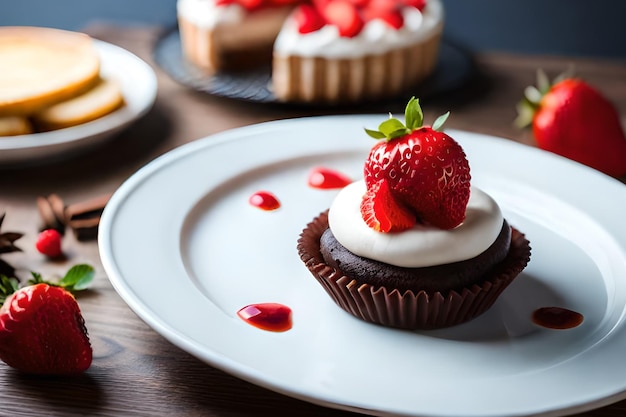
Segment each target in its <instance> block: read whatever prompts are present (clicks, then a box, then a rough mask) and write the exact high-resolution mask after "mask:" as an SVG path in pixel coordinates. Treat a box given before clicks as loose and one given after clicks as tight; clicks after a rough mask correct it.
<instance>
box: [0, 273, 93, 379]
mask: <svg viewBox="0 0 626 417" xmlns="http://www.w3.org/2000/svg"><path fill="white" fill-rule="evenodd" d="M33 276H34V280H32V281H30V285H28V286H26V287H23V288H20V289H18V288H17V281H16V280H14V279H9V278H6V277H2V278H1V280H0V290H1V291H0V294H2V295H1V296H0V301H4V304H2V307H0V359H1V360H2V361H3V362H5V363H6V364H7V365H9V366H11V367H13V368H15V369H18V370H20V371H23V372H27V373H34V374H41V375H70V374H76V373H80V372H83V371H85V370H86V369H87V368H89V366H90V365H91V361H92V348H91V344H90V342H89V337H88V336H87V330H86V328H85V322H84V320H83V317H82V315H81V312H80V308H79V307H78V303H77V302H76V299H75V298H74V296H73V295H72V294H71V293H70V292H69V291H68V290H66V289H65V288H63V287H61V286H57V285H51V284H50V283H47V282H44V281H42V280H41V277H40V276H39V275H37V274H33ZM92 277H93V268H91V267H90V266H88V265H77V266H75V267H73V268H72V269H70V271H68V273H67V275H66V276H65V277H64V278H63V281H62V285H65V286H66V287H67V288H68V289H72V290H74V289H75V290H78V289H81V288H84V286H85V285H87V284H88V283H89V282H90V281H91V278H92ZM70 281H71V282H72V283H70ZM12 291H15V292H12ZM11 292H12V293H11ZM8 293H10V294H9V295H8V296H6V294H8Z"/></svg>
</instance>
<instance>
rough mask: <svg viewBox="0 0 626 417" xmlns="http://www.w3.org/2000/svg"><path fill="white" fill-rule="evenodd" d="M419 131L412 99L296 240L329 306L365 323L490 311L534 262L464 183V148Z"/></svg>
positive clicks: (484, 199) (430, 321)
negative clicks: (358, 173) (354, 176)
mask: <svg viewBox="0 0 626 417" xmlns="http://www.w3.org/2000/svg"><path fill="white" fill-rule="evenodd" d="M446 117H447V115H444V116H443V117H441V118H439V119H437V121H435V123H434V124H433V126H432V127H431V126H423V125H422V122H423V120H422V119H423V116H422V111H421V109H420V106H419V103H418V102H417V100H415V99H412V100H411V101H410V102H409V104H408V105H407V108H406V125H405V124H403V123H402V122H400V121H399V120H397V119H394V118H390V119H389V120H386V121H385V122H383V123H381V125H380V126H379V130H377V131H374V130H367V133H368V134H370V136H373V137H375V138H377V139H381V142H378V143H377V144H376V145H374V147H373V148H372V149H371V151H370V153H369V156H368V158H367V160H366V162H365V167H364V179H363V180H362V181H357V182H355V183H353V184H350V185H348V186H347V187H345V188H344V189H342V190H341V191H340V192H339V194H338V195H337V197H336V198H335V200H334V201H333V203H332V205H331V207H330V209H329V210H328V211H326V212H324V213H322V214H321V215H319V216H318V217H316V218H315V219H314V220H313V221H312V222H311V223H309V224H308V225H307V226H306V228H305V229H304V230H303V231H302V234H301V235H300V238H299V240H298V252H299V255H300V258H301V259H302V261H303V262H304V264H305V265H306V267H307V268H308V269H309V270H310V272H311V273H312V274H313V276H314V277H315V278H316V279H317V280H318V281H319V283H320V284H322V286H323V287H324V289H325V290H326V291H327V293H328V294H329V295H330V296H331V297H332V299H333V300H334V301H335V302H336V303H337V304H338V305H339V306H340V307H341V308H343V309H344V310H346V311H348V312H349V313H351V314H353V315H354V316H356V317H358V318H361V319H363V320H365V321H368V322H372V323H377V324H381V325H385V326H389V327H397V328H404V329H434V328H441V327H447V326H452V325H456V324H460V323H463V322H466V321H468V320H471V319H473V318H475V317H477V316H478V315H480V314H482V313H483V312H485V311H486V310H487V309H489V308H490V307H491V306H492V305H493V303H494V302H495V300H496V299H497V298H498V297H499V295H500V294H501V293H502V291H503V290H504V289H505V288H506V287H507V286H508V285H509V284H510V283H511V282H512V281H513V279H514V278H515V277H516V276H517V275H518V274H519V273H520V272H521V271H522V270H523V269H524V268H525V267H526V265H527V263H528V261H529V260H530V246H529V242H528V240H526V238H525V237H524V235H523V234H522V233H520V232H519V231H518V230H517V229H515V228H513V227H511V226H510V225H509V224H508V222H507V221H506V219H505V218H504V217H503V214H502V212H501V210H500V208H499V206H498V204H497V203H496V202H495V201H494V200H493V199H492V198H491V197H490V196H489V195H488V194H487V193H485V192H484V191H482V190H480V189H479V188H477V187H475V186H471V184H470V179H471V176H470V168H469V163H468V161H467V158H466V156H465V153H464V151H463V149H462V148H461V146H460V145H459V144H458V143H457V142H456V141H455V140H454V139H453V138H451V137H450V136H448V135H446V134H445V133H443V132H441V131H439V129H440V128H441V125H442V124H443V122H444V121H445V118H446Z"/></svg>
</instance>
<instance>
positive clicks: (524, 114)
mask: <svg viewBox="0 0 626 417" xmlns="http://www.w3.org/2000/svg"><path fill="white" fill-rule="evenodd" d="M573 77H574V68H573V67H570V68H568V69H567V71H565V72H563V73H561V74H559V75H558V76H557V77H556V78H555V79H554V80H552V81H550V78H549V77H548V75H547V74H546V73H545V71H544V70H542V69H541V68H539V69H538V70H537V85H536V86H534V85H529V86H528V87H526V88H525V89H524V96H523V97H522V99H521V100H520V101H519V102H518V103H517V105H516V110H517V117H516V118H515V121H514V122H513V124H514V125H515V126H516V127H518V128H520V129H523V128H526V127H528V126H530V125H531V124H532V122H533V119H534V117H535V113H536V112H537V110H538V109H539V103H540V102H541V100H542V99H543V96H545V95H546V94H548V92H550V90H551V89H552V87H553V86H555V85H557V84H558V83H560V82H561V81H564V80H566V79H568V78H573Z"/></svg>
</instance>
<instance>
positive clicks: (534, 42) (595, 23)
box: [0, 0, 626, 59]
mask: <svg viewBox="0 0 626 417" xmlns="http://www.w3.org/2000/svg"><path fill="white" fill-rule="evenodd" d="M444 3H445V6H446V10H447V23H446V35H447V36H448V37H449V38H451V39H454V40H456V41H460V42H462V43H463V44H465V45H466V46H468V47H469V48H471V49H473V50H478V51H484V50H498V51H511V52H521V53H541V54H557V55H582V56H604V57H612V58H620V59H623V58H626V0H594V1H590V0H444ZM175 9H176V0H0V25H3V26H6V25H34V26H50V27H59V28H64V29H70V30H80V29H81V28H83V27H85V25H87V24H89V23H91V22H94V21H102V20H104V21H111V20H114V21H118V22H123V23H140V24H159V25H172V24H174V23H175V14H176V11H175Z"/></svg>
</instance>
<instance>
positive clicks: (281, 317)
mask: <svg viewBox="0 0 626 417" xmlns="http://www.w3.org/2000/svg"><path fill="white" fill-rule="evenodd" d="M237 315H238V316H239V317H241V319H242V320H244V321H245V322H247V323H249V324H251V325H253V326H254V327H258V328H259V329H262V330H269V331H272V332H284V331H287V330H289V329H291V327H292V326H293V323H292V319H291V309H290V308H289V307H287V306H286V305H283V304H279V303H259V304H250V305H247V306H245V307H243V308H242V309H241V310H239V311H238V312H237Z"/></svg>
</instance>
